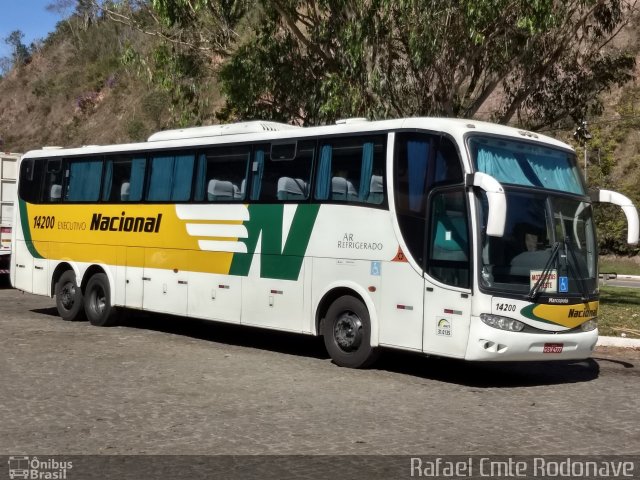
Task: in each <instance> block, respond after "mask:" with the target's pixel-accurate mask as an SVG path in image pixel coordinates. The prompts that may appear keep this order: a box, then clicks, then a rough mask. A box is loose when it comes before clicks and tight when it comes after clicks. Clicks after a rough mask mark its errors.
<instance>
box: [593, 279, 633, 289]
mask: <svg viewBox="0 0 640 480" xmlns="http://www.w3.org/2000/svg"><path fill="white" fill-rule="evenodd" d="M600 284H601V285H610V286H612V287H627V288H640V280H626V279H622V278H617V279H612V280H601V281H600Z"/></svg>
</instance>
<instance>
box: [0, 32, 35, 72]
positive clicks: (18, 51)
mask: <svg viewBox="0 0 640 480" xmlns="http://www.w3.org/2000/svg"><path fill="white" fill-rule="evenodd" d="M23 38H24V33H22V31H20V30H14V31H13V32H11V33H10V34H9V36H8V37H6V38H5V39H4V41H5V43H6V44H7V45H9V46H10V47H11V61H12V63H13V66H14V67H20V66H22V65H25V64H27V63H29V60H31V54H30V53H29V48H28V47H27V46H26V45H25V44H24V43H22V39H23Z"/></svg>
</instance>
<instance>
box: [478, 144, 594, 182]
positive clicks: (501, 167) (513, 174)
mask: <svg viewBox="0 0 640 480" xmlns="http://www.w3.org/2000/svg"><path fill="white" fill-rule="evenodd" d="M469 149H470V152H471V156H472V158H473V162H474V165H475V168H476V170H477V171H479V172H483V173H486V174H489V175H491V176H492V177H494V178H495V179H496V180H498V181H499V182H500V183H504V184H512V185H520V186H524V187H538V188H548V189H552V190H561V191H563V192H566V193H574V194H577V195H585V188H584V185H583V183H582V179H581V177H580V173H579V172H578V168H577V166H576V162H575V155H574V154H573V153H572V152H569V151H566V150H560V149H555V148H550V147H549V146H547V145H544V146H542V145H537V144H533V143H529V142H523V141H514V140H508V139H505V138H497V137H488V136H473V137H471V138H470V139H469Z"/></svg>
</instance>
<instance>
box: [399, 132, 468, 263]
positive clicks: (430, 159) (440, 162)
mask: <svg viewBox="0 0 640 480" xmlns="http://www.w3.org/2000/svg"><path fill="white" fill-rule="evenodd" d="M462 179H463V174H462V165H461V163H460V158H459V157H458V153H457V150H456V148H455V145H454V144H453V142H452V141H451V140H450V139H448V138H446V137H441V136H440V135H432V134H426V133H398V134H397V135H396V144H395V156H394V190H395V203H396V213H397V218H398V224H399V226H400V230H401V232H402V236H403V238H404V241H405V244H406V245H407V248H409V252H410V253H411V255H412V256H413V258H414V259H415V260H416V261H417V262H418V263H419V264H422V263H423V260H424V249H425V242H424V239H425V232H426V218H427V197H428V195H429V191H430V190H431V189H432V188H433V187H434V186H436V185H446V184H452V183H461V182H462Z"/></svg>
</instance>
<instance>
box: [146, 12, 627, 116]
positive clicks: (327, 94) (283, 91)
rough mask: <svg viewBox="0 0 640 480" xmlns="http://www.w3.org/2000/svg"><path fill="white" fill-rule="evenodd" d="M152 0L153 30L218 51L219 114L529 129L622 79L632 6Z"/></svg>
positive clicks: (587, 105)
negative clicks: (484, 119)
mask: <svg viewBox="0 0 640 480" xmlns="http://www.w3.org/2000/svg"><path fill="white" fill-rule="evenodd" d="M152 5H153V7H154V8H155V11H156V12H157V13H158V14H159V16H160V18H161V19H162V20H163V22H164V23H165V25H167V26H171V27H174V28H175V27H180V28H181V29H182V30H183V31H184V30H185V29H192V30H191V36H192V38H194V39H199V41H197V42H195V43H194V44H195V45H196V46H197V47H198V48H203V49H204V50H203V51H204V54H205V55H206V54H207V50H209V53H208V54H209V55H210V56H211V52H212V51H215V52H216V54H217V55H218V56H219V55H221V54H222V55H224V54H228V55H229V56H228V58H226V61H225V62H224V64H223V66H222V68H221V70H220V78H221V80H222V86H223V89H224V92H225V94H226V95H227V99H228V100H227V106H226V109H225V111H224V112H222V113H221V116H222V117H230V118H233V117H238V118H248V117H253V118H256V117H260V118H276V119H281V120H289V121H297V122H299V123H303V124H316V123H323V122H330V121H333V120H335V119H336V118H338V117H344V116H367V117H370V118H386V117H398V116H410V115H446V116H460V117H475V116H487V114H491V118H492V119H493V120H494V121H497V122H500V123H508V122H513V121H518V123H520V124H523V125H526V126H528V127H529V128H534V129H535V128H540V127H543V126H546V125H550V124H553V123H555V122H557V121H559V120H562V119H565V118H572V119H574V120H576V121H577V120H579V119H582V118H585V117H586V115H587V114H588V113H594V112H596V113H597V112H599V111H600V110H601V108H602V106H601V104H600V102H599V100H598V94H599V93H600V92H602V91H603V90H605V89H607V88H609V87H610V86H612V85H616V84H621V83H624V82H626V81H628V80H629V79H630V78H631V75H632V69H633V67H634V60H633V57H632V56H631V55H628V54H627V53H626V52H621V51H617V50H616V49H614V48H613V47H611V43H610V41H611V39H612V38H613V37H615V36H616V35H617V33H618V32H619V30H620V29H621V27H622V26H624V25H625V23H626V22H627V21H628V18H629V15H628V14H629V11H630V10H631V9H633V8H635V4H633V5H628V2H624V1H623V0H567V1H566V2H556V1H553V0H535V1H532V0H516V1H513V0H460V1H458V2H441V1H439V0H253V1H247V0H245V1H233V0H226V1H220V2H210V1H208V0H152ZM249 16H250V17H251V18H250V19H249V21H246V20H247V17H249ZM203 24H209V25H210V26H211V27H212V28H210V29H209V30H207V31H203V30H201V29H200V28H199V27H200V26H201V25H203ZM221 39H222V40H223V41H221ZM217 58H219V57H217Z"/></svg>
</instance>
